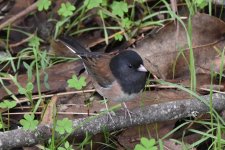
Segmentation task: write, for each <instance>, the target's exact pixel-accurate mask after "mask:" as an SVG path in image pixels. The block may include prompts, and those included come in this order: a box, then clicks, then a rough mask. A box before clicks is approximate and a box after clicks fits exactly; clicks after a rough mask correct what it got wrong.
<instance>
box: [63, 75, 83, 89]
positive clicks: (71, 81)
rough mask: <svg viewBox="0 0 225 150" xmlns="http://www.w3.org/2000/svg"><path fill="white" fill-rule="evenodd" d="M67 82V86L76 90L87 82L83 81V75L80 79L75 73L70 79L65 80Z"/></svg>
mask: <svg viewBox="0 0 225 150" xmlns="http://www.w3.org/2000/svg"><path fill="white" fill-rule="evenodd" d="M67 83H68V85H69V87H71V88H75V89H77V90H81V89H82V87H84V86H86V84H87V83H86V81H85V77H83V76H82V77H80V79H78V78H77V76H76V75H73V76H72V79H69V80H68V81H67Z"/></svg>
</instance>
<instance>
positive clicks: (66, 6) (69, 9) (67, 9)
mask: <svg viewBox="0 0 225 150" xmlns="http://www.w3.org/2000/svg"><path fill="white" fill-rule="evenodd" d="M75 9H76V7H75V6H73V5H72V4H71V3H70V2H66V3H62V4H61V7H60V9H59V10H58V14H59V15H60V16H63V17H69V16H72V15H73V12H74V10H75Z"/></svg>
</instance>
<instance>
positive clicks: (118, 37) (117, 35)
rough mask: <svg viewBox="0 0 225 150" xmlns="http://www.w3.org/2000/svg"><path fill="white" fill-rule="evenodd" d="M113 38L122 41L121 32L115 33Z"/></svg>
mask: <svg viewBox="0 0 225 150" xmlns="http://www.w3.org/2000/svg"><path fill="white" fill-rule="evenodd" d="M114 38H115V40H117V41H122V40H123V36H122V35H121V34H116V35H115V37H114Z"/></svg>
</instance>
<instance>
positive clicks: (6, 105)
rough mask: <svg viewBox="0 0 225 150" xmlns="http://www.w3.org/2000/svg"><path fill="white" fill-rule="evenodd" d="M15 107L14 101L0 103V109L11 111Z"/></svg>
mask: <svg viewBox="0 0 225 150" xmlns="http://www.w3.org/2000/svg"><path fill="white" fill-rule="evenodd" d="M15 106H16V101H9V100H4V101H3V102H1V103H0V108H7V109H11V108H13V107H15Z"/></svg>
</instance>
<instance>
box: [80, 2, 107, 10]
mask: <svg viewBox="0 0 225 150" xmlns="http://www.w3.org/2000/svg"><path fill="white" fill-rule="evenodd" d="M102 3H103V0H85V2H84V5H86V6H87V9H92V8H95V7H98V6H100V4H102Z"/></svg>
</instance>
